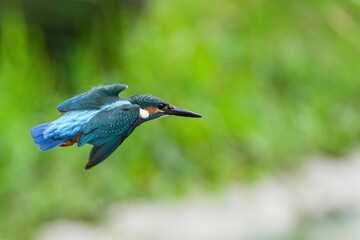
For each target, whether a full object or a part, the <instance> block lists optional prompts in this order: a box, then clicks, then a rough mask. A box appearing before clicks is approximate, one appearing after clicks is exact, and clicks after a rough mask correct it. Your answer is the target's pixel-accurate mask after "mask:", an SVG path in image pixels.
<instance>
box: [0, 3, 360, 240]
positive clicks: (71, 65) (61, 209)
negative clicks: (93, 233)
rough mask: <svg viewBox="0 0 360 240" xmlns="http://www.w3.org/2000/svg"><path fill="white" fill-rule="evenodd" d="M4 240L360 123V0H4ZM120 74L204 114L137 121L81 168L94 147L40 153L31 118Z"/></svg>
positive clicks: (266, 160)
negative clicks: (120, 140)
mask: <svg viewBox="0 0 360 240" xmlns="http://www.w3.org/2000/svg"><path fill="white" fill-rule="evenodd" d="M1 4H2V6H1V8H0V9H1V10H0V102H1V111H0V119H1V122H0V123H1V124H0V153H1V161H0V202H1V204H0V212H1V214H0V239H1V238H3V239H31V238H32V236H33V234H34V230H35V229H36V227H38V226H39V225H40V224H43V223H45V222H47V221H49V220H51V219H57V218H82V219H87V220H96V219H98V218H99V217H101V213H102V211H104V209H105V208H106V207H107V206H108V204H109V203H111V202H114V201H119V200H122V199H132V198H145V197H146V198H149V197H150V198H151V197H167V196H174V195H181V194H183V193H185V192H186V191H188V190H194V189H195V190H196V189H198V188H202V189H203V188H207V189H208V188H210V189H218V188H221V187H222V186H225V185H226V184H227V183H229V182H232V181H246V180H256V179H257V178H259V177H261V176H263V175H264V174H271V173H273V172H274V171H276V170H278V169H281V168H284V167H293V166H296V165H298V164H299V161H300V160H301V159H303V158H304V157H305V156H307V155H310V154H314V153H325V154H344V153H346V151H348V150H349V149H351V148H353V147H354V146H355V145H357V144H358V143H359V134H360V124H359V122H360V111H359V103H360V81H359V79H358V76H360V67H359V66H360V2H359V1H356V0H353V1H350V0H345V1H310V0H308V1H282V0H278V1H276V2H274V1H262V0H255V1H250V0H248V1H247V0H244V1H238V0H224V1H219V0H217V1H216V0H210V1H205V0H198V1H190V0H175V1H166V0H148V1H130V0H128V1H116V0H107V1H100V0H98V1H97V0H91V1H90V0H77V1H76V0H73V1H70V0H67V1H51V4H50V3H49V2H48V1H44V0H43V1H40V0H37V1H35V0H34V1H31V0H28V1H25V0H24V1H23V2H20V1H17V2H16V4H15V3H14V2H13V3H12V4H9V3H8V4H6V3H1ZM109 83H124V84H128V85H129V89H128V90H126V91H125V92H124V93H122V96H124V97H128V96H131V95H133V94H137V93H149V94H152V95H156V96H159V97H161V98H164V99H166V100H168V101H169V102H171V103H173V104H175V105H178V106H181V107H184V108H187V109H190V110H193V111H195V112H199V113H201V114H202V115H203V118H202V119H183V118H170V117H169V118H166V119H161V120H158V121H156V122H150V123H147V124H145V125H144V126H141V127H140V128H139V129H138V130H136V131H135V132H134V133H133V134H132V136H131V137H130V138H129V139H127V140H126V141H125V142H124V144H123V145H122V146H121V147H120V148H119V149H118V150H117V151H116V152H115V153H114V154H113V155H112V156H111V157H110V158H109V159H108V160H107V161H105V162H104V163H102V164H101V165H99V166H97V167H96V168H94V169H92V170H90V171H84V170H83V166H84V165H85V163H86V161H87V157H88V153H89V150H90V147H91V146H87V147H83V148H81V149H77V148H76V147H71V148H58V149H55V150H52V151H49V152H40V151H39V150H38V149H37V147H36V146H35V145H34V144H33V142H32V139H31V137H30V135H29V129H30V128H31V127H32V126H34V125H37V124H40V123H43V122H47V121H51V120H53V119H55V118H57V117H58V116H59V113H58V112H57V111H56V106H57V104H59V103H60V102H61V101H63V100H65V99H67V98H69V97H72V96H73V95H75V94H78V93H80V92H83V91H87V90H89V89H90V88H92V87H93V86H97V85H102V84H109Z"/></svg>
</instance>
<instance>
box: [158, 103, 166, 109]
mask: <svg viewBox="0 0 360 240" xmlns="http://www.w3.org/2000/svg"><path fill="white" fill-rule="evenodd" d="M165 107H166V104H164V103H160V104H159V106H158V109H160V110H162V109H164V108H165Z"/></svg>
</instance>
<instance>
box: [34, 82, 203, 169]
mask: <svg viewBox="0 0 360 240" xmlns="http://www.w3.org/2000/svg"><path fill="white" fill-rule="evenodd" d="M126 88H127V86H126V85H120V84H113V85H108V86H101V87H96V88H93V89H92V90H90V91H88V92H85V93H82V94H80V95H77V96H75V97H73V98H71V99H68V100H66V101H64V102H63V103H61V104H60V105H59V106H58V108H57V109H58V111H59V112H61V113H62V115H61V116H60V117H59V118H58V119H56V120H54V121H52V122H48V123H44V124H41V125H38V126H35V127H33V128H31V130H30V134H31V136H32V137H33V139H34V142H35V144H36V145H38V146H39V149H40V150H42V151H47V150H50V149H53V148H55V147H58V146H71V145H73V144H74V143H77V145H78V146H79V147H81V146H83V145H85V144H91V145H93V148H92V150H91V153H90V156H89V161H88V163H87V165H86V166H85V168H86V169H88V168H91V167H93V166H95V165H96V164H98V163H100V162H101V161H103V160H105V159H106V158H107V157H108V156H109V155H110V154H111V153H113V152H114V151H115V150H116V149H117V148H118V147H119V146H120V144H121V143H122V142H123V141H124V140H125V139H126V138H127V137H128V136H129V135H130V134H131V133H132V132H133V131H134V129H135V128H136V127H137V126H139V125H140V124H142V123H143V122H146V121H149V120H152V119H156V118H159V117H161V116H166V115H177V116H184V117H201V116H200V115H199V114H196V113H193V112H190V111H187V110H184V109H181V108H178V107H175V106H172V105H170V104H169V103H167V102H165V101H164V100H162V99H160V98H157V97H154V96H150V95H135V96H132V97H130V98H129V99H122V98H120V97H119V96H118V94H119V93H120V92H121V91H123V90H125V89H126Z"/></svg>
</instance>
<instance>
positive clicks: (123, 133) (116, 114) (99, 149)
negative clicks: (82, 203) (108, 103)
mask: <svg viewBox="0 0 360 240" xmlns="http://www.w3.org/2000/svg"><path fill="white" fill-rule="evenodd" d="M139 110H140V107H139V106H138V105H123V106H121V107H118V108H116V109H110V110H104V111H102V112H100V113H99V114H97V115H96V116H94V117H93V118H92V119H91V120H90V122H89V123H88V124H87V126H86V127H85V129H84V132H83V136H82V137H81V138H80V139H79V143H78V144H79V146H82V145H84V144H86V143H89V144H92V145H94V147H93V148H92V150H91V153H90V156H89V161H88V163H87V165H86V166H85V169H89V168H91V167H93V166H95V165H96V164H98V163H100V162H102V161H103V160H105V159H106V158H107V157H108V156H109V155H110V154H111V153H113V152H114V151H115V150H116V149H117V148H118V147H119V146H120V144H121V143H122V142H123V141H124V140H125V139H126V138H127V137H128V136H129V135H130V134H131V133H132V132H133V131H134V129H135V128H136V126H137V125H138V121H139V119H140V117H139Z"/></svg>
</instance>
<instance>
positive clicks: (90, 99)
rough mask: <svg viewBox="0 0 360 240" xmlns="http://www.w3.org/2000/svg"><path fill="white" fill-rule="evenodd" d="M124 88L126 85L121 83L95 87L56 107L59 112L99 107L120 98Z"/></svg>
mask: <svg viewBox="0 0 360 240" xmlns="http://www.w3.org/2000/svg"><path fill="white" fill-rule="evenodd" d="M126 88H127V86H126V85H123V84H112V85H108V86H100V87H95V88H93V89H91V90H90V91H87V92H85V93H82V94H80V95H77V96H75V97H73V98H70V99H68V100H66V101H64V102H62V103H61V104H60V105H59V106H58V107H57V109H58V111H59V112H61V113H65V112H68V111H74V110H92V109H99V108H100V107H101V106H103V105H104V104H107V103H111V102H115V101H118V100H119V99H120V98H119V96H118V95H119V93H120V92H121V91H124V90H125V89H126Z"/></svg>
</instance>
